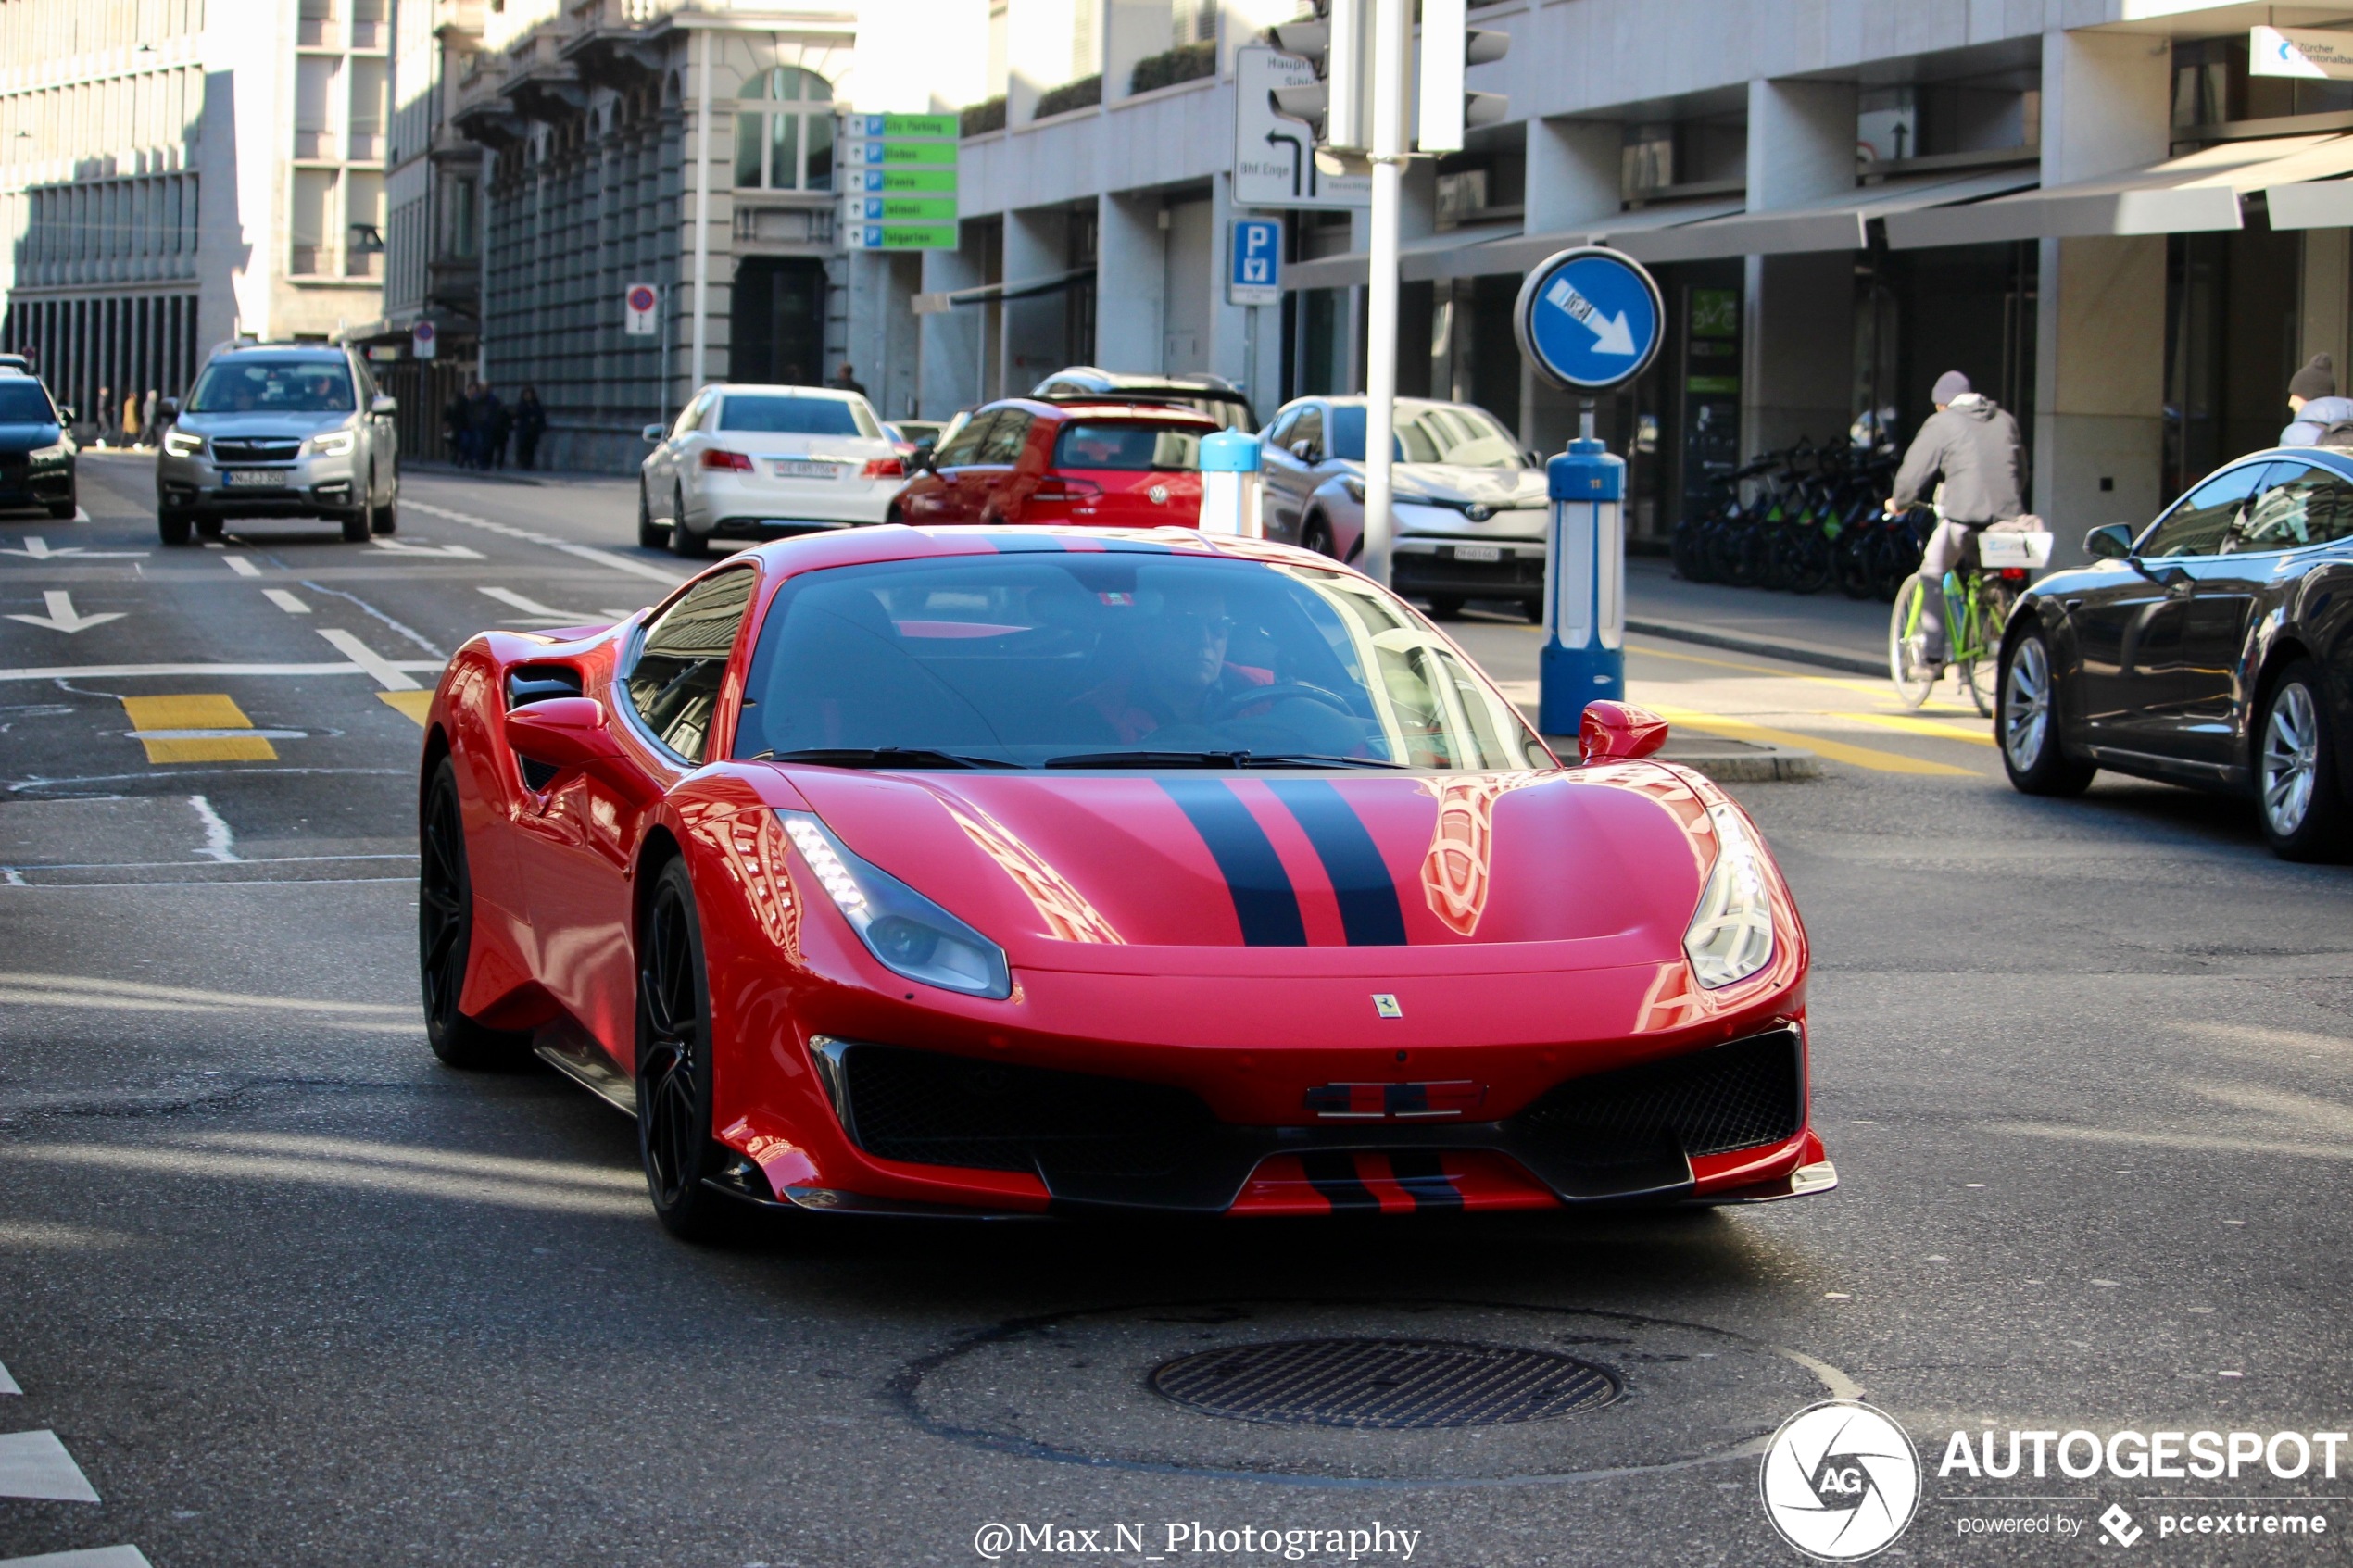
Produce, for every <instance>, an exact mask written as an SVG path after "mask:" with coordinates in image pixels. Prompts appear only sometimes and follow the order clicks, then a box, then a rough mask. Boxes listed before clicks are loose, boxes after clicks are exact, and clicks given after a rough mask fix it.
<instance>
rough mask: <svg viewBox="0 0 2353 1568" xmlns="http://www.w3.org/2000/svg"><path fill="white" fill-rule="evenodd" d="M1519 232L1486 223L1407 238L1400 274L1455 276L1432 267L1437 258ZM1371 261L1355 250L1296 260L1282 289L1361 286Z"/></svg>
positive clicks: (1409, 278) (1421, 278)
mask: <svg viewBox="0 0 2353 1568" xmlns="http://www.w3.org/2000/svg"><path fill="white" fill-rule="evenodd" d="M1517 232H1519V231H1518V229H1517V228H1516V227H1515V226H1514V225H1512V224H1509V223H1484V224H1474V225H1472V226H1470V227H1468V228H1464V229H1449V230H1447V231H1446V232H1443V233H1440V234H1424V235H1422V236H1421V237H1420V238H1418V239H1412V240H1407V241H1405V242H1404V243H1403V244H1402V245H1399V246H1398V247H1397V272H1398V276H1399V277H1401V278H1402V279H1403V280H1404V281H1405V282H1409V283H1413V282H1426V281H1427V280H1428V279H1431V278H1436V277H1452V276H1453V274H1452V273H1440V272H1435V271H1432V270H1430V268H1431V267H1432V266H1433V265H1434V264H1435V258H1436V257H1440V256H1442V255H1444V254H1446V253H1447V252H1450V251H1453V250H1457V249H1460V248H1462V247H1463V246H1466V245H1478V244H1480V243H1481V242H1483V241H1486V240H1492V239H1498V238H1501V237H1502V236H1504V235H1506V234H1516V233H1517ZM1372 260H1373V258H1372V257H1371V256H1370V255H1369V254H1368V253H1366V252H1365V251H1361V250H1352V251H1349V252H1347V253H1346V254H1344V255H1341V256H1321V257H1316V258H1315V260H1313V261H1294V262H1291V263H1290V264H1289V265H1288V266H1286V267H1285V268H1284V269H1283V289H1284V291H1285V292H1286V293H1288V292H1290V291H1291V290H1293V289H1351V288H1361V287H1362V286H1363V285H1364V284H1365V281H1366V280H1367V279H1368V278H1370V277H1371V275H1372Z"/></svg>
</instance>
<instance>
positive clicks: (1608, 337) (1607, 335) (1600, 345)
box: [1544, 278, 1634, 357]
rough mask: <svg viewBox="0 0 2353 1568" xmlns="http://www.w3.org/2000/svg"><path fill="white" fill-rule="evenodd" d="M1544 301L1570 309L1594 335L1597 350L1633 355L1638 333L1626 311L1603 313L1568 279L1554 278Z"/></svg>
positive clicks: (1577, 319)
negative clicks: (1610, 313)
mask: <svg viewBox="0 0 2353 1568" xmlns="http://www.w3.org/2000/svg"><path fill="white" fill-rule="evenodd" d="M1544 302H1545V303H1546V304H1547V305H1552V306H1556V307H1559V308H1560V309H1562V310H1565V311H1567V313H1568V314H1569V316H1570V317H1571V318H1573V319H1574V320H1576V321H1577V323H1578V324H1579V326H1581V327H1583V328H1585V329H1586V330H1587V331H1589V332H1592V334H1593V352H1594V353H1596V354H1623V355H1627V356H1629V357H1631V356H1632V354H1633V352H1634V333H1633V331H1632V330H1631V329H1630V328H1629V327H1628V326H1627V324H1626V312H1625V311H1623V310H1621V311H1619V312H1618V313H1617V315H1615V316H1604V315H1603V314H1602V313H1601V311H1600V310H1599V309H1598V308H1596V307H1595V306H1594V304H1593V302H1592V300H1590V299H1587V298H1586V297H1585V296H1584V295H1581V294H1579V293H1578V292H1577V291H1576V290H1575V289H1573V288H1571V287H1569V286H1568V280H1567V278H1556V279H1554V281H1553V286H1552V287H1551V288H1548V289H1546V290H1545V291H1544Z"/></svg>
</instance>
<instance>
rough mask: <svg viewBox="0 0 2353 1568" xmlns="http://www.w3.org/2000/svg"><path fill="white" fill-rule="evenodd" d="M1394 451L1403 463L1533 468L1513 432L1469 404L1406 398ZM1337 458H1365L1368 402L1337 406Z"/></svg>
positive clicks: (1334, 421) (1334, 434) (1334, 453)
mask: <svg viewBox="0 0 2353 1568" xmlns="http://www.w3.org/2000/svg"><path fill="white" fill-rule="evenodd" d="M1390 455H1391V458H1392V460H1394V461H1396V462H1401V463H1452V464H1454V465H1456V466H1457V467H1460V468H1468V469H1516V468H1524V467H1526V466H1527V459H1526V458H1523V457H1521V455H1520V450H1519V444H1518V443H1517V442H1516V441H1514V440H1513V439H1512V437H1511V433H1509V432H1508V431H1506V430H1504V427H1503V426H1502V425H1499V424H1497V423H1496V422H1495V420H1494V416H1492V415H1491V414H1490V413H1488V412H1487V410H1486V409H1484V408H1472V407H1471V406H1470V405H1469V404H1467V403H1410V402H1404V401H1402V400H1401V401H1400V402H1399V403H1398V405H1397V436H1396V439H1395V441H1394V442H1392V443H1391V454H1390ZM1332 456H1333V457H1335V458H1342V459H1344V460H1345V461H1348V462H1352V463H1361V462H1363V461H1364V460H1365V406H1364V405H1363V404H1362V403H1343V404H1341V405H1340V407H1339V408H1334V409H1333V410H1332Z"/></svg>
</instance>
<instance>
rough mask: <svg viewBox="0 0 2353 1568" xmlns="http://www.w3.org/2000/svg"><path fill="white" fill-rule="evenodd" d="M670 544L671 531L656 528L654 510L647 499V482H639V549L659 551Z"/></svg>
mask: <svg viewBox="0 0 2353 1568" xmlns="http://www.w3.org/2000/svg"><path fill="white" fill-rule="evenodd" d="M669 543H670V530H668V529H667V528H661V527H658V526H656V524H655V522H654V508H653V505H652V503H651V502H650V501H648V499H647V497H646V482H645V481H644V480H639V481H638V482H637V547H638V548H639V549H641V550H659V549H661V547H662V546H665V545H667V544H669Z"/></svg>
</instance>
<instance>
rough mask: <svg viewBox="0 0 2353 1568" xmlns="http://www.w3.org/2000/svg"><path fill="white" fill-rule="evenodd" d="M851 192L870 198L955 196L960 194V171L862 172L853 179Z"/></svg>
mask: <svg viewBox="0 0 2353 1568" xmlns="http://www.w3.org/2000/svg"><path fill="white" fill-rule="evenodd" d="M850 189H851V190H853V191H858V192H861V193H862V194H867V195H876V194H880V195H886V196H912V195H927V196H952V195H954V194H956V171H955V170H954V169H860V170H859V171H858V172H857V173H856V175H854V176H853V177H852V178H851V180H850Z"/></svg>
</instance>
